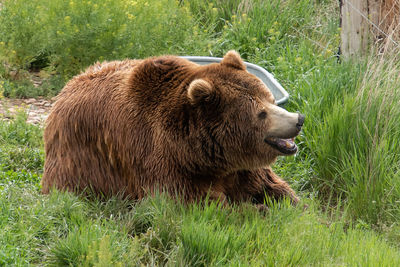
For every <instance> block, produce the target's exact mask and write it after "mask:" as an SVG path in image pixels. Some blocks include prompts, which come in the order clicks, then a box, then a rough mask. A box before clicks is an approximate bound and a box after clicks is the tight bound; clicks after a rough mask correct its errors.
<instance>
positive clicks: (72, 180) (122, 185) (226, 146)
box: [42, 51, 297, 203]
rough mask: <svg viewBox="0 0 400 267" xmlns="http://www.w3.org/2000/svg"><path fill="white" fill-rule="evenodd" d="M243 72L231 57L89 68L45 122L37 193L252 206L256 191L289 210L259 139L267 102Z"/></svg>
mask: <svg viewBox="0 0 400 267" xmlns="http://www.w3.org/2000/svg"><path fill="white" fill-rule="evenodd" d="M245 69H246V67H245V65H244V63H243V62H242V60H241V59H240V56H239V55H238V54H237V53H236V52H234V51H230V52H228V53H227V55H226V56H225V57H224V59H223V61H222V62H221V63H220V64H211V65H207V66H199V65H197V64H194V63H191V62H189V61H187V60H185V59H182V58H178V57H174V56H163V57H155V58H149V59H145V60H125V61H121V62H119V61H114V62H108V63H107V62H106V63H98V64H96V65H94V66H92V67H90V68H88V69H87V70H86V71H85V73H83V74H81V75H78V76H76V77H75V78H73V79H72V80H71V81H70V82H69V83H68V84H67V85H66V86H65V88H64V89H63V90H62V92H61V93H60V95H59V98H58V100H57V102H56V103H55V105H54V107H53V109H52V112H51V114H50V116H49V117H48V119H47V122H46V129H45V133H44V140H45V150H46V162H45V170H44V174H43V180H42V192H43V193H49V191H50V189H51V188H52V187H55V188H57V189H59V190H69V191H75V192H82V191H84V190H85V189H86V188H91V189H92V190H94V191H95V192H96V193H98V194H102V195H105V196H111V195H114V194H117V193H121V192H122V193H123V194H124V195H125V196H127V197H130V198H132V199H140V198H142V197H144V196H146V195H147V194H152V193H153V192H155V190H157V191H159V190H160V191H166V192H168V193H170V194H172V195H174V194H179V195H180V196H181V197H183V198H184V199H185V200H186V201H192V200H197V199H201V198H204V197H205V196H206V195H207V194H209V195H210V196H211V198H215V199H217V198H219V199H222V200H229V201H234V202H237V201H253V202H255V203H263V201H264V192H265V193H266V194H267V195H270V196H272V197H274V198H276V199H279V198H281V197H282V196H288V197H290V198H291V199H292V201H293V202H297V197H296V195H295V194H294V192H293V191H292V189H290V187H289V186H288V184H287V183H286V182H284V181H283V180H281V179H280V178H279V177H278V176H277V175H276V174H275V173H274V172H273V171H272V170H271V168H270V167H269V166H270V164H271V163H273V162H274V161H275V159H276V157H277V156H278V155H280V153H279V152H277V151H276V150H275V149H274V148H272V147H271V146H269V145H267V144H265V142H264V141H263V140H264V137H263V135H264V134H265V131H266V130H267V129H268V127H269V122H268V119H265V118H263V119H260V118H259V117H258V116H257V114H258V111H259V109H260V108H262V105H263V103H266V102H268V103H274V98H273V96H272V94H271V93H270V91H269V90H268V89H267V88H266V87H265V85H264V84H263V83H262V82H261V81H260V80H259V79H258V78H256V77H255V76H253V75H251V74H249V73H248V72H247V71H246V70H245ZM267 114H268V111H267ZM267 118H268V115H267Z"/></svg>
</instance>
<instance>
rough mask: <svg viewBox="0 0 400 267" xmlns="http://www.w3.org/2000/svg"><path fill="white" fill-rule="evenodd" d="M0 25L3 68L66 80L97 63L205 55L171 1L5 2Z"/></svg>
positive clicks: (190, 23) (200, 38)
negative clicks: (37, 70)
mask: <svg viewBox="0 0 400 267" xmlns="http://www.w3.org/2000/svg"><path fill="white" fill-rule="evenodd" d="M0 25H1V26H0V58H1V57H5V56H6V58H7V62H6V64H8V65H11V66H14V67H15V68H25V69H26V68H43V67H47V68H48V69H49V71H52V70H55V71H56V72H57V73H60V74H62V75H63V76H64V77H65V78H69V77H71V76H72V75H74V74H76V73H78V72H79V71H80V70H82V69H83V68H85V67H86V66H88V65H90V64H92V63H94V62H95V61H97V60H100V61H101V60H113V59H123V58H127V57H129V58H143V57H147V56H154V55H160V54H166V53H174V54H180V53H196V54H199V53H204V51H205V49H204V48H203V47H205V46H203V45H202V44H205V42H206V41H207V35H206V34H204V32H199V31H197V30H196V27H195V21H194V19H193V18H192V16H191V14H190V13H189V11H188V9H187V8H185V7H181V6H180V5H179V3H178V2H177V1H175V0H161V1H155V0H148V1H144V0H138V1H122V0H119V1H111V0H107V1H100V0H91V1H87V0H85V1H74V0H71V1H62V0H36V1H29V3H27V2H26V1H23V0H17V1H6V2H5V3H4V4H3V7H2V8H1V9H0Z"/></svg>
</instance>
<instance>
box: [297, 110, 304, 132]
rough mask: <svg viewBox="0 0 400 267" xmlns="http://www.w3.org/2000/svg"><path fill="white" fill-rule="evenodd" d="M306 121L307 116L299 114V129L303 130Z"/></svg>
mask: <svg viewBox="0 0 400 267" xmlns="http://www.w3.org/2000/svg"><path fill="white" fill-rule="evenodd" d="M304 119H305V116H304V115H303V114H300V113H299V119H298V121H297V124H296V127H297V129H299V130H301V126H303V124H304Z"/></svg>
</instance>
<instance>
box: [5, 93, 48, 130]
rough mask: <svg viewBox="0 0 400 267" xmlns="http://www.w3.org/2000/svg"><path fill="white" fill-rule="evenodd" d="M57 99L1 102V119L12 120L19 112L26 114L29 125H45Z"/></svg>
mask: <svg viewBox="0 0 400 267" xmlns="http://www.w3.org/2000/svg"><path fill="white" fill-rule="evenodd" d="M54 101H55V99H50V100H49V99H43V98H37V99H35V98H29V99H9V98H3V99H1V100H0V119H1V120H11V119H13V118H15V115H16V114H17V113H18V112H26V114H27V115H28V118H27V120H26V122H27V123H32V124H36V125H44V122H45V120H46V119H47V116H48V115H49V112H50V109H51V107H52V105H53V103H54Z"/></svg>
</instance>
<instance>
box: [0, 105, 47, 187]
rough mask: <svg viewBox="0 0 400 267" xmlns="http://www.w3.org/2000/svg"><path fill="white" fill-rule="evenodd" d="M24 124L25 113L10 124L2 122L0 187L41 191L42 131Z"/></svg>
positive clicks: (0, 131) (0, 130)
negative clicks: (27, 188)
mask: <svg viewBox="0 0 400 267" xmlns="http://www.w3.org/2000/svg"><path fill="white" fill-rule="evenodd" d="M25 121H26V114H25V113H23V112H20V113H18V114H17V117H16V119H14V120H12V121H10V122H4V121H0V188H3V187H8V186H16V185H18V186H21V187H24V186H28V187H29V186H34V187H36V188H39V183H40V174H41V173H42V170H43V162H44V153H43V147H42V146H43V141H42V130H41V129H40V128H39V127H37V126H34V125H30V124H27V123H26V122H25Z"/></svg>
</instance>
